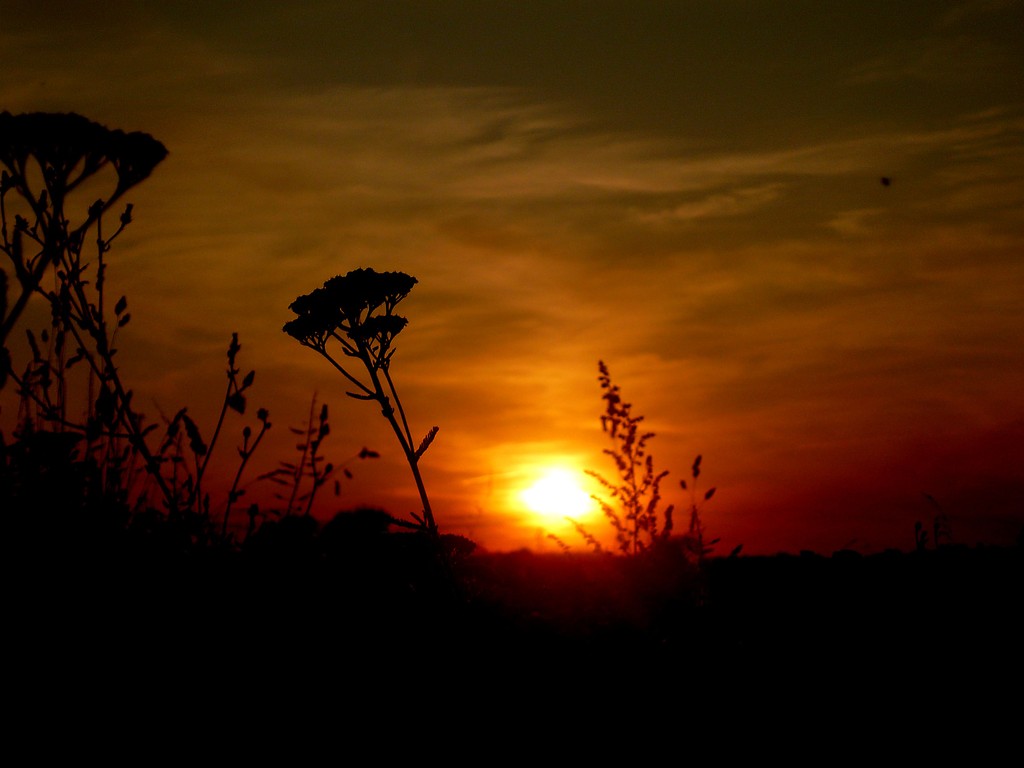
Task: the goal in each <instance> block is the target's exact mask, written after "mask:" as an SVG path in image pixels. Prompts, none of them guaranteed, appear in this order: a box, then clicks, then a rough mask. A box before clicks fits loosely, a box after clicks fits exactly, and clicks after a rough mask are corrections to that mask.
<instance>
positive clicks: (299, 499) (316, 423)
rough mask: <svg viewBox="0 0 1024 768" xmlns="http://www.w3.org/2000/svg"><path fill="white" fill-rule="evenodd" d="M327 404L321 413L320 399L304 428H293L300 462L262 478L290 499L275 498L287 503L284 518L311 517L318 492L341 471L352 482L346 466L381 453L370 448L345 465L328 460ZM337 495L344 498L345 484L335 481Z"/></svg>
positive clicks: (282, 465) (313, 402) (311, 407)
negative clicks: (325, 447)
mask: <svg viewBox="0 0 1024 768" xmlns="http://www.w3.org/2000/svg"><path fill="white" fill-rule="evenodd" d="M327 413H328V411H327V404H326V403H324V404H323V405H322V406H320V410H319V413H318V412H317V408H316V396H315V395H314V396H313V399H312V400H311V401H310V404H309V419H308V421H307V422H306V426H305V428H303V429H300V428H298V427H289V430H290V431H291V432H292V434H294V435H297V436H298V437H299V439H300V441H301V442H299V443H298V444H296V446H295V449H296V450H297V451H298V453H299V460H298V462H291V461H282V462H279V466H278V468H277V469H274V470H272V471H270V472H267V473H266V474H263V475H260V477H259V478H258V479H259V480H269V481H270V482H272V483H275V484H276V485H279V486H282V488H283V489H284V490H285V491H286V492H287V496H285V495H283V494H281V493H275V494H274V496H275V498H277V499H278V500H280V501H283V502H285V505H284V509H283V511H282V512H280V513H279V514H280V515H281V516H284V517H289V516H292V515H302V516H305V517H310V516H311V514H312V510H313V501H314V500H315V499H316V495H317V492H318V491H319V490H320V488H322V487H323V486H324V485H326V484H327V482H328V481H329V480H330V479H331V478H332V477H334V475H335V473H336V472H337V471H338V470H339V469H340V470H341V473H342V475H344V477H345V478H346V479H347V480H351V479H352V471H351V470H350V469H349V468H348V467H347V466H346V465H347V464H348V463H349V462H350V461H352V460H353V459H359V460H362V459H377V458H380V454H379V453H377V451H372V450H370V449H369V448H365V447H364V448H363V449H361V450H360V451H359V453H357V454H356V455H355V456H352V457H350V458H349V460H348V461H346V462H344V463H343V464H341V465H335V464H334V463H332V462H330V461H327V459H326V458H325V457H324V455H323V454H322V453H321V451H320V448H321V445H322V444H323V441H324V440H325V439H326V438H327V436H328V435H329V434H330V433H331V425H330V422H329V421H328V418H327ZM307 479H308V480H309V490H306V491H304V490H303V489H304V487H305V484H306V480H307ZM334 495H335V496H340V495H341V481H340V480H339V479H335V481H334Z"/></svg>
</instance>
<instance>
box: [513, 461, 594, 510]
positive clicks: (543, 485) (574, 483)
mask: <svg viewBox="0 0 1024 768" xmlns="http://www.w3.org/2000/svg"><path fill="white" fill-rule="evenodd" d="M581 481H582V478H581V477H580V476H579V474H578V473H576V472H572V471H570V470H568V469H549V470H547V471H545V472H544V474H543V475H542V476H541V477H540V479H538V480H537V481H536V482H535V483H534V484H533V485H531V486H530V487H529V488H527V489H526V490H524V491H522V493H520V498H521V499H522V500H523V502H524V503H525V504H526V506H528V507H529V508H530V509H531V510H533V511H534V512H536V513H537V514H539V515H542V516H544V517H552V518H556V517H558V518H560V517H580V516H582V515H585V514H587V513H588V512H590V511H591V510H592V509H593V508H594V500H593V499H591V498H590V495H589V494H588V493H587V492H586V491H584V490H583V488H582V487H581Z"/></svg>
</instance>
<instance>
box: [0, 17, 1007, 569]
mask: <svg viewBox="0 0 1024 768" xmlns="http://www.w3.org/2000/svg"><path fill="white" fill-rule="evenodd" d="M194 5H195V4H193V3H184V2H161V3H159V4H157V3H128V2H108V3H104V4H103V6H102V10H101V11H98V10H97V6H96V5H95V4H94V3H85V2H59V3H58V2H49V1H47V2H38V1H33V2H22V1H20V0H17V1H13V2H12V0H0V109H6V110H9V111H11V112H15V113H17V112H25V111H75V112H79V113H81V114H83V115H85V116H87V117H89V118H91V119H94V120H97V121H100V122H103V123H105V124H107V125H109V126H111V127H118V128H123V129H126V130H144V131H146V132H148V133H151V134H152V135H153V136H155V137H156V138H158V139H159V140H161V141H162V142H163V143H164V144H166V145H167V147H168V149H169V150H170V156H169V157H168V159H167V160H166V161H165V162H164V163H163V164H162V165H161V166H160V167H159V168H157V170H156V172H155V173H154V174H153V176H152V178H151V179H149V180H148V181H146V182H145V183H144V184H143V185H142V186H140V187H139V188H137V189H136V190H134V191H133V193H132V195H130V198H131V200H132V202H134V204H135V219H136V221H135V223H134V224H133V225H132V227H131V228H130V229H129V231H128V232H127V233H126V234H125V236H124V237H123V238H121V240H119V242H118V244H117V245H116V246H115V249H114V252H113V255H112V261H111V268H110V273H109V278H108V279H109V280H111V281H112V282H114V283H115V284H116V285H117V286H118V287H119V290H120V291H122V292H124V293H126V294H127V295H128V296H129V300H130V302H131V306H132V308H133V322H132V324H131V326H130V331H131V333H129V334H126V335H125V336H124V338H123V340H122V343H121V349H122V358H123V359H122V365H123V366H124V371H125V373H126V375H127V376H128V377H129V378H130V379H131V381H132V382H133V386H134V389H135V390H136V392H137V393H139V394H137V396H136V397H137V402H145V403H151V404H153V406H152V407H153V410H152V411H151V413H152V414H153V415H155V413H156V407H157V406H159V408H160V409H162V410H163V411H165V412H171V413H173V412H174V411H176V410H177V409H178V408H179V407H181V406H182V405H188V406H189V408H190V412H192V413H194V414H196V415H197V416H198V417H199V418H200V421H201V423H202V419H203V418H205V419H206V420H207V423H208V422H209V420H210V419H212V413H213V410H214V408H215V407H216V406H217V404H218V403H217V397H219V391H220V389H221V387H222V386H223V359H224V350H225V349H226V346H227V342H228V339H229V338H230V334H231V332H232V331H238V332H239V334H240V337H241V341H242V344H243V351H242V364H243V366H245V367H246V368H249V367H251V368H255V369H256V371H257V379H256V386H255V388H254V390H253V391H252V393H251V398H250V399H251V402H252V404H253V405H265V406H266V407H268V408H269V409H270V411H271V420H272V421H273V423H274V425H275V426H274V430H272V433H273V435H274V437H275V440H276V442H275V443H273V444H272V445H270V446H268V448H267V450H265V451H264V452H263V454H262V455H261V457H260V459H261V462H262V463H257V465H256V466H255V467H254V470H253V476H255V474H258V473H259V472H261V471H266V470H269V469H272V468H273V467H274V466H275V465H276V462H277V461H278V460H281V459H285V458H288V456H287V453H288V451H289V444H290V443H291V442H292V439H291V438H292V436H291V435H290V434H289V433H288V432H287V430H286V427H287V426H300V425H301V424H302V421H303V419H304V418H305V415H306V413H307V411H308V407H309V400H310V397H311V396H312V395H313V393H314V392H316V393H318V396H319V398H320V400H322V401H326V402H328V403H329V404H330V407H331V416H332V426H333V428H334V429H333V432H332V434H331V436H330V438H329V441H328V443H327V444H326V445H327V446H328V455H329V456H330V457H331V458H332V459H334V460H336V461H340V460H343V459H344V458H345V457H347V456H350V455H353V454H355V453H356V452H358V451H359V449H360V448H361V447H362V446H363V445H368V446H370V447H371V448H374V449H376V450H379V451H381V452H382V453H383V454H384V456H383V458H382V459H381V460H380V461H379V462H373V463H371V462H362V463H354V464H352V465H351V469H352V470H353V472H354V474H355V478H354V479H353V480H352V481H351V482H348V483H347V484H345V486H344V489H343V497H342V498H341V499H337V500H336V499H333V498H328V497H326V496H325V497H324V498H323V499H322V500H321V501H319V502H318V511H319V514H320V515H321V516H327V515H329V514H331V513H332V512H333V511H334V510H335V509H337V508H341V507H349V506H353V505H355V504H359V503H374V504H380V505H384V506H386V507H387V508H388V509H389V510H390V511H392V512H393V513H395V514H402V515H407V513H408V512H409V511H413V510H415V509H417V506H416V503H417V502H416V497H415V489H414V487H413V484H412V481H411V478H410V477H409V474H408V470H407V468H406V467H404V465H403V463H402V460H401V456H400V455H399V453H398V450H397V444H396V442H395V440H394V437H393V435H391V434H390V433H389V431H388V427H387V424H386V423H385V422H384V420H383V419H381V418H380V416H379V413H377V410H376V409H375V408H373V407H372V406H369V405H365V404H362V403H358V402H355V401H352V400H350V399H348V398H346V397H345V396H344V394H343V392H344V383H343V381H342V380H341V379H340V377H339V376H338V375H336V374H332V372H331V370H330V369H329V368H328V366H327V364H326V363H324V361H323V360H321V359H319V358H317V357H316V356H315V355H314V354H312V353H311V352H310V351H309V350H305V349H302V348H300V347H299V345H298V344H297V343H296V342H295V341H293V340H292V339H290V338H289V337H287V336H285V335H284V334H283V333H282V332H281V326H282V324H283V323H284V322H285V321H287V320H288V319H290V317H291V315H290V313H289V312H288V304H289V303H290V302H291V301H292V300H293V299H294V298H295V297H296V296H297V295H299V294H302V293H307V292H309V291H310V290H312V289H313V288H315V287H318V286H319V285H321V284H322V283H323V281H324V280H325V279H327V278H329V277H331V276H333V275H336V274H339V273H345V272H347V271H349V270H351V269H355V268H357V267H372V268H375V269H377V270H381V271H383V270H401V271H405V272H408V273H410V274H412V275H415V276H416V277H417V278H418V279H419V284H418V285H417V286H416V288H415V289H414V291H413V292H412V294H411V296H410V297H409V298H408V299H407V300H406V301H405V302H404V303H403V304H402V309H403V311H404V314H406V315H407V316H408V318H409V321H410V322H409V327H408V328H407V329H406V330H405V331H404V332H403V333H402V335H401V336H400V337H399V339H398V344H397V346H398V349H399V351H398V355H397V357H396V358H395V361H394V369H393V370H394V373H395V379H396V381H397V383H398V385H399V388H400V390H401V391H402V393H403V399H404V400H405V404H406V407H407V410H408V413H409V415H410V419H411V421H412V423H413V430H414V431H415V432H420V433H422V432H426V430H427V429H428V428H429V427H430V426H432V425H435V424H436V425H438V426H439V427H440V428H441V430H440V433H439V435H438V437H437V440H436V441H435V443H434V445H433V446H432V447H431V449H430V451H429V452H428V453H427V454H426V456H425V457H424V459H423V462H422V465H421V466H422V469H423V473H424V476H425V479H426V482H427V485H428V489H429V490H430V492H431V496H432V501H433V505H434V508H435V514H436V516H437V518H438V522H439V524H440V525H441V527H442V528H443V529H445V530H454V531H457V532H461V533H466V534H468V535H470V536H472V537H473V538H475V539H476V540H477V541H479V542H480V543H481V544H483V545H484V546H486V547H489V548H494V549H503V548H512V547H519V546H531V547H533V546H538V545H541V546H547V547H551V546H553V545H552V544H551V543H550V542H548V541H546V539H545V538H544V533H546V532H547V531H549V530H550V531H555V532H557V533H559V534H560V535H563V536H564V537H565V538H566V540H567V541H568V542H569V543H572V544H574V545H575V546H582V542H580V541H579V540H578V539H573V537H572V534H571V533H570V532H567V531H565V529H564V526H563V525H562V523H561V522H560V521H557V520H556V521H551V522H542V521H539V520H538V519H537V518H536V517H534V516H532V515H530V514H527V513H524V512H523V511H522V510H520V509H517V508H516V507H515V506H514V505H513V504H511V503H510V499H514V498H515V494H516V493H517V492H518V491H519V490H521V489H522V487H524V486H525V485H527V484H529V482H532V480H533V479H535V473H536V471H537V470H538V469H539V468H542V467H544V466H547V465H550V464H552V463H560V464H565V465H567V466H570V467H576V468H579V469H583V468H593V469H597V470H599V471H601V472H604V473H606V474H610V473H611V471H612V467H611V464H610V462H609V460H608V459H607V457H605V456H603V455H602V454H601V450H602V449H603V448H604V447H606V444H605V441H604V437H603V435H602V433H601V431H600V425H599V422H598V416H599V414H600V412H601V400H600V390H599V388H598V385H597V361H598V359H603V360H604V361H605V362H607V363H608V365H609V367H610V369H611V373H612V376H613V378H614V380H615V381H616V382H617V383H618V384H619V385H620V386H621V387H622V389H623V393H624V395H625V396H626V398H627V399H628V400H630V401H631V402H633V403H634V406H635V410H636V412H638V413H641V414H644V415H645V416H646V417H647V424H648V425H649V427H650V428H651V429H652V430H653V431H655V432H656V433H657V437H656V438H655V439H654V440H653V441H652V442H651V444H650V447H651V452H652V453H653V455H654V456H655V459H656V462H657V467H658V468H659V469H667V470H670V471H671V472H672V474H671V475H670V477H669V478H668V480H667V481H666V484H665V490H666V491H667V493H666V497H667V500H669V501H675V502H676V503H679V504H682V503H684V501H685V498H684V497H683V495H682V493H681V492H677V491H676V489H677V482H678V479H679V478H681V477H684V476H686V473H687V471H688V468H689V466H690V463H691V462H692V460H693V457H694V456H695V455H696V454H698V453H701V454H703V455H704V474H703V475H702V478H701V480H702V482H704V481H705V480H706V483H707V485H706V486H704V487H709V486H711V485H715V486H717V487H718V493H717V495H716V496H715V498H714V499H713V500H712V501H711V502H709V504H708V505H707V508H706V514H705V522H706V525H707V526H708V528H709V531H710V532H711V534H712V535H715V536H721V538H722V544H721V547H722V548H724V549H726V550H728V549H731V548H732V547H733V546H735V545H737V544H740V543H742V544H744V546H745V551H750V552H774V551H777V550H780V549H786V550H790V551H793V550H798V549H801V548H813V549H816V550H819V551H826V552H827V551H831V550H833V549H836V548H839V547H842V546H844V545H848V544H851V542H852V544H853V546H856V547H859V548H861V549H863V550H866V551H868V550H876V549H881V548H883V547H887V546H898V547H902V548H907V547H909V546H911V545H912V543H913V523H914V521H915V520H918V519H923V520H925V521H928V520H930V517H931V514H932V510H931V507H930V506H929V505H928V503H927V502H926V501H925V499H924V497H923V494H924V493H926V492H927V493H929V494H931V495H932V496H933V497H934V498H935V499H937V500H938V501H939V502H940V503H941V505H942V506H943V508H944V509H945V510H946V511H947V513H948V514H949V516H950V518H951V523H952V529H953V534H954V537H955V538H956V539H957V540H960V541H965V542H967V543H971V544H973V543H975V542H976V541H979V540H981V541H986V542H992V543H1006V542H1010V541H1012V540H1013V539H1014V538H1015V537H1016V536H1017V534H1018V533H1019V531H1020V530H1021V526H1022V525H1024V471H1022V470H1021V467H1024V402H1022V396H1021V392H1022V391H1024V356H1022V355H1021V352H1020V350H1021V349H1022V348H1024V261H1022V255H1024V254H1022V245H1024V144H1022V137H1024V45H1022V36H1021V33H1020V30H1021V29H1024V4H1022V3H1020V2H998V1H992V0H985V1H978V2H946V3H941V2H907V3H900V4H898V7H893V4H891V3H881V2H878V3H856V4H846V3H838V2H835V3H833V2H825V3H800V2H785V1H783V2H747V3H710V2H709V3H679V4H665V3H647V4H641V5H642V7H641V8H640V9H637V8H636V7H631V6H632V4H627V3H622V2H599V1H596V0H595V1H592V2H588V3H568V2H557V1H556V2H543V3H541V2H536V3H534V2H519V3H498V2H481V3H474V4H472V9H471V10H467V8H466V6H467V4H465V3H461V2H430V1H427V2H422V1H421V2H411V0H410V2H394V3H388V4H378V3H362V2H346V3H341V4H339V3H334V2H326V0H321V1H320V2H296V3H288V4H282V3H276V2H255V3H252V2H250V3H244V4H243V3H240V2H209V3H203V4H201V5H202V9H201V10H197V9H196V8H195V7H194ZM379 5H385V7H384V8H380V7H378V6H379ZM338 6H341V8H339V7H338ZM847 6H851V7H847ZM881 176H889V177H891V178H892V179H893V183H892V185H891V186H889V187H883V186H882V185H881V184H880V183H879V179H880V177H881ZM143 393H144V394H143ZM3 396H4V399H3V401H2V406H3V408H4V409H5V412H6V413H9V412H10V408H11V407H12V406H11V401H10V392H9V391H5V392H4V395H3ZM243 423H244V422H243V421H238V422H236V424H235V425H234V426H233V428H234V429H235V431H236V433H237V431H239V430H241V426H242V424H243ZM228 453H230V451H225V453H224V458H225V461H228V462H229V460H230V456H228V455H227V454H228ZM226 466H227V465H226ZM225 471H226V470H225ZM250 493H253V494H256V493H258V487H254V488H252V489H251V491H250ZM593 525H594V528H595V530H596V531H597V532H603V531H604V527H603V526H602V525H601V524H600V522H599V521H598V522H595V523H594V524H593Z"/></svg>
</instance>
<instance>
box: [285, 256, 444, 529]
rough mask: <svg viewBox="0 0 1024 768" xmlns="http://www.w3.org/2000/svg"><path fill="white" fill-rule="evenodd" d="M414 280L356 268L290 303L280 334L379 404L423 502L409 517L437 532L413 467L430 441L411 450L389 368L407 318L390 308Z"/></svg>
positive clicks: (361, 395)
mask: <svg viewBox="0 0 1024 768" xmlns="http://www.w3.org/2000/svg"><path fill="white" fill-rule="evenodd" d="M416 282H417V280H416V278H415V277H412V276H410V275H407V274H405V273H404V272H376V271H374V270H372V269H356V270H353V271H351V272H349V273H348V274H345V275H338V276H337V277H332V278H331V279H330V280H328V281H327V282H325V283H324V284H323V287H321V288H317V289H316V290H314V291H312V292H311V293H307V294H305V295H303V296H299V297H298V298H297V299H295V301H293V302H292V303H291V305H290V309H291V310H292V312H294V313H295V315H296V317H295V318H293V319H292V320H290V321H288V322H287V323H285V325H284V332H285V333H287V334H288V335H289V336H291V337H292V338H294V339H295V340H296V341H298V342H299V343H300V344H302V346H304V347H309V348H310V349H312V350H315V351H316V352H317V353H318V354H320V355H321V356H322V357H324V358H325V359H326V360H327V361H328V362H330V363H331V365H333V366H334V367H335V368H336V369H337V370H338V371H339V372H340V373H341V374H342V375H343V376H344V377H345V378H346V379H348V380H349V382H351V383H352V384H353V385H354V386H355V388H356V389H355V391H349V392H348V393H347V394H348V395H349V397H353V398H355V399H357V400H373V401H376V402H377V403H379V404H380V406H381V413H382V414H383V415H384V417H385V418H386V419H387V420H388V422H389V423H390V424H391V427H392V429H393V430H394V432H395V435H396V436H397V437H398V441H399V443H400V444H401V446H402V450H403V451H404V452H405V456H406V460H407V461H408V462H409V466H410V468H411V469H412V474H413V478H414V479H415V481H416V487H417V489H418V490H419V494H420V500H421V501H422V503H423V515H422V517H421V516H419V515H414V517H415V518H416V521H417V523H419V525H420V526H421V527H423V528H424V529H426V530H428V531H430V532H431V533H436V532H437V526H436V524H435V523H434V516H433V513H432V512H431V509H430V502H429V501H428V499H427V493H426V490H425V488H424V486H423V480H422V478H421V476H420V472H419V468H418V462H419V459H420V456H422V455H423V452H424V451H425V450H426V447H427V446H428V445H429V440H428V441H426V442H425V443H421V447H420V448H419V449H417V448H414V446H415V445H416V443H415V441H414V440H413V436H412V431H411V430H410V429H409V422H408V420H407V419H406V416H405V410H404V409H403V408H402V402H401V400H400V399H399V397H398V391H397V390H396V389H395V383H394V380H393V379H392V378H391V370H390V369H391V358H392V357H393V356H394V354H395V350H394V348H393V347H392V343H393V341H394V339H395V336H397V335H398V334H399V333H401V331H402V330H403V329H404V328H405V327H406V325H407V324H408V322H409V321H408V319H407V318H405V317H403V316H402V315H398V314H395V307H397V306H398V304H399V303H400V302H401V301H402V300H403V299H404V298H405V297H406V296H408V295H409V292H410V291H411V290H412V288H413V286H414V285H416ZM334 345H337V346H340V347H341V351H342V353H343V355H344V356H345V357H347V358H354V359H356V360H358V361H359V362H360V363H361V364H362V366H363V368H365V370H366V372H367V374H368V376H369V382H368V383H367V382H365V381H364V380H361V379H360V378H358V377H357V376H356V375H355V374H354V373H353V372H352V370H351V369H350V367H348V364H347V363H346V364H345V365H343V364H342V362H340V361H339V360H338V359H337V358H336V357H335V356H334V355H333V354H332V350H333V348H334ZM392 403H393V404H392ZM396 409H397V410H396ZM399 421H400V422H401V423H399ZM436 432H437V427H434V428H433V430H432V432H431V433H430V438H431V439H432V438H433V434H434V433H436Z"/></svg>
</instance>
